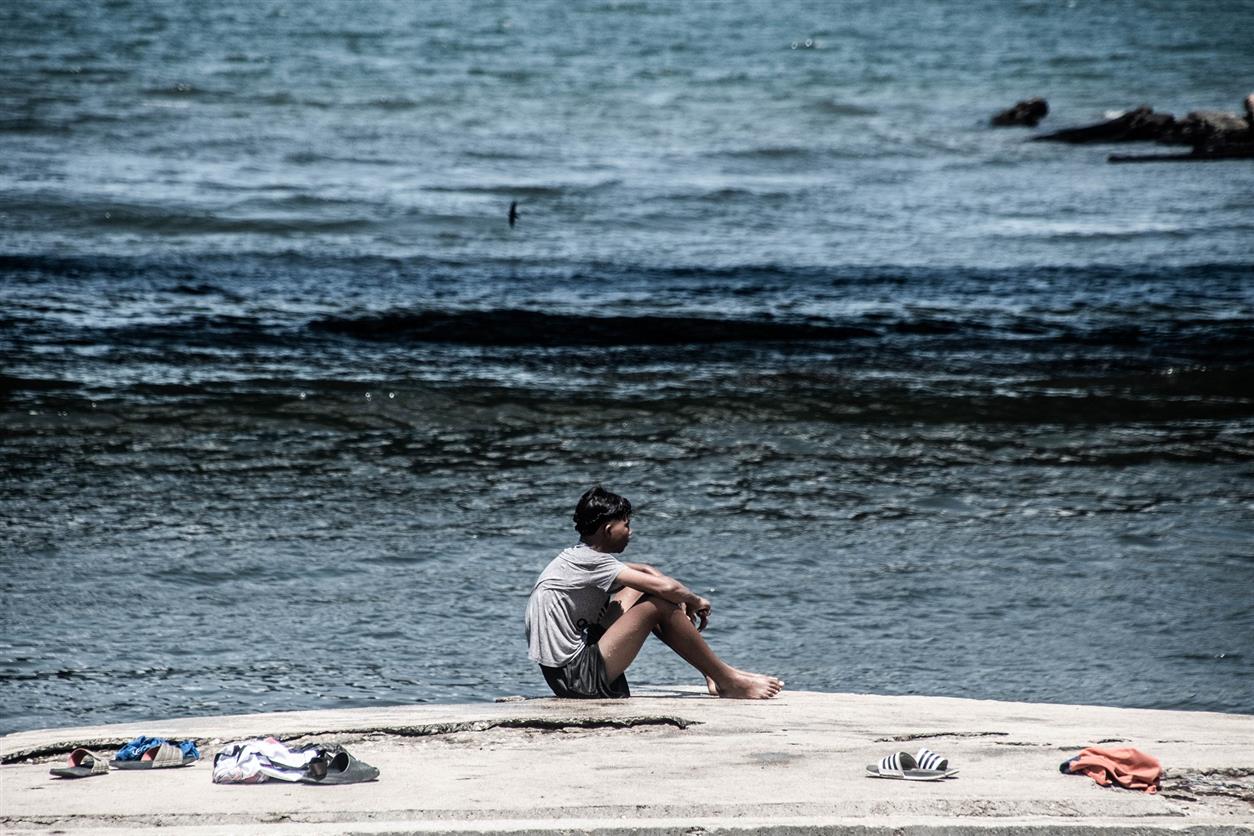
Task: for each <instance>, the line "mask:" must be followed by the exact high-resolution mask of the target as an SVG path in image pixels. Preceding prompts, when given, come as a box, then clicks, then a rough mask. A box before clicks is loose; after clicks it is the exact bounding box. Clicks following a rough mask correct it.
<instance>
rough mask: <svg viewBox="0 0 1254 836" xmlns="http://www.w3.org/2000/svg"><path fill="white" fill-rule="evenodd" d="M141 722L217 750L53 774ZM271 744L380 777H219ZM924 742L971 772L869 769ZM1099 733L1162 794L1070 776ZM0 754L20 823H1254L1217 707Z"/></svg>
mask: <svg viewBox="0 0 1254 836" xmlns="http://www.w3.org/2000/svg"><path fill="white" fill-rule="evenodd" d="M139 734H148V735H157V736H163V737H171V738H176V739H185V738H193V739H195V740H197V741H198V743H199V744H200V746H201V749H202V751H203V752H204V754H205V758H204V760H202V761H200V762H199V763H197V764H195V765H193V766H190V767H186V768H181V769H166V770H154V771H128V772H120V771H113V772H110V773H109V774H108V775H103V776H98V777H93V778H86V779H80V780H62V779H55V778H52V777H50V776H49V774H48V769H49V767H50V766H55V765H57V764H58V763H60V762H63V761H64V757H65V753H67V752H68V751H69V750H70V749H72V748H74V747H75V746H79V745H85V746H88V747H89V748H94V749H96V750H97V751H99V752H101V753H102V754H112V751H113V750H114V749H116V748H117V746H118V745H120V744H121V743H124V742H126V741H127V740H130V739H131V738H133V737H135V736H136V735H139ZM267 735H274V736H276V737H279V738H281V739H284V740H287V741H294V740H296V741H300V742H307V741H310V740H315V739H316V740H327V741H332V740H333V741H338V742H340V743H342V744H343V745H345V746H346V747H348V748H349V750H350V751H352V752H353V754H354V755H356V756H357V757H358V758H360V759H362V760H364V761H367V762H368V763H371V764H373V765H375V766H377V767H379V769H380V770H381V775H380V778H379V780H378V781H376V782H373V783H368V784H357V785H352V786H341V787H323V786H312V785H303V784H295V785H293V784H283V783H279V782H272V783H266V784H261V785H254V786H219V785H214V784H213V783H211V781H210V773H211V763H212V758H213V755H214V754H215V753H216V752H217V751H218V750H219V749H220V748H221V747H222V746H223V744H226V743H228V742H231V741H234V740H239V739H243V738H250V737H261V736H267ZM922 745H926V746H927V747H928V748H930V749H932V750H933V751H936V752H939V753H941V754H942V755H945V756H947V757H949V759H950V760H951V762H952V765H953V766H955V767H957V768H959V769H960V770H961V771H960V772H959V773H958V775H957V776H956V777H954V778H951V779H948V780H945V781H943V782H936V783H925V782H907V781H895V780H884V779H876V778H870V777H867V775H866V772H865V767H866V765H867V764H870V763H873V762H876V761H878V760H879V758H880V757H882V756H883V755H885V754H888V753H890V752H894V751H907V752H911V753H913V752H914V751H916V750H917V749H918V748H919V747H920V746H922ZM1094 745H1104V746H1133V747H1136V748H1138V749H1141V750H1143V751H1145V752H1148V753H1150V754H1152V755H1154V756H1156V757H1157V758H1159V760H1161V761H1162V763H1163V765H1164V767H1165V768H1166V770H1167V776H1166V778H1165V779H1164V781H1163V786H1162V791H1161V792H1160V793H1158V794H1156V795H1150V794H1146V793H1142V792H1134V791H1129V790H1122V789H1104V788H1102V787H1099V786H1098V785H1097V784H1095V783H1094V782H1093V781H1092V780H1090V779H1088V778H1085V777H1080V776H1071V775H1062V774H1060V773H1059V771H1058V765H1059V763H1061V762H1062V761H1063V760H1065V759H1066V758H1068V757H1070V756H1071V755H1074V754H1076V753H1077V752H1079V751H1080V750H1081V749H1083V748H1085V747H1086V746H1094ZM0 760H2V761H3V765H0V808H2V809H0V828H2V829H3V830H4V831H5V832H6V833H7V832H12V833H25V832H32V833H72V834H80V835H82V836H86V834H110V836H116V835H117V834H121V833H124V832H125V833H130V832H144V831H149V830H153V829H155V828H160V829H161V833H163V834H175V836H193V835H194V836H217V834H254V833H264V834H275V835H276V836H279V835H280V834H328V836H329V834H349V833H351V834H409V833H423V834H425V833H438V832H449V833H509V834H527V833H546V834H547V833H556V832H560V833H585V832H588V833H591V832H597V833H616V834H655V833H656V834H662V833H666V834H670V833H674V834H699V833H733V832H735V833H743V832H755V833H756V832H766V833H772V834H787V833H858V834H879V833H884V834H888V833H894V834H903V833H906V834H933V833H934V834H965V833H973V834H982V836H991V834H1000V833H1008V834H1009V833H1013V834H1027V833H1031V834H1044V833H1067V834H1079V833H1118V834H1124V835H1125V836H1126V835H1127V834H1155V833H1171V834H1179V833H1197V834H1226V833H1243V834H1250V833H1254V717H1251V716H1248V715H1228V714H1212V713H1203V712H1178V711H1147V710H1134V709H1119V708H1105V707H1095V706H1076V705H1040V704H1028V703H1007V702H989V701H977V700H960V699H949V698H941V697H881V696H867V695H855V694H818V693H808V692H795V691H792V692H785V693H784V694H783V695H782V696H781V697H780V698H778V699H776V700H771V701H766V702H738V701H728V700H719V699H715V698H712V697H709V696H706V695H705V694H704V693H703V692H701V691H698V690H697V689H690V688H674V689H654V690H651V691H646V692H644V693H642V694H640V695H637V696H635V697H633V698H632V699H630V700H623V701H588V702H584V701H567V700H555V699H542V700H526V701H513V702H499V703H483V704H470V705H417V706H403V707H394V708H382V709H354V710H338V711H302V712H291V713H280V714H253V715H242V716H232V717H197V718H187V719H178V720H160V721H152V722H144V723H128V724H124V725H112V726H98V727H90V728H66V729H46V730H38V731H27V732H19V733H15V734H11V735H8V736H6V737H4V738H2V739H0Z"/></svg>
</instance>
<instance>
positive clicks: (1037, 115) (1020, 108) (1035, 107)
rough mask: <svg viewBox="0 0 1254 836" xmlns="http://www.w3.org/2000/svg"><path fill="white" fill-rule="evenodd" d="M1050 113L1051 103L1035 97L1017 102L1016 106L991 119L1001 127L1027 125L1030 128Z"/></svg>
mask: <svg viewBox="0 0 1254 836" xmlns="http://www.w3.org/2000/svg"><path fill="white" fill-rule="evenodd" d="M1048 114H1049V103H1048V102H1046V101H1045V100H1044V99H1042V98H1039V97H1035V98H1031V99H1024V100H1023V101H1021V102H1016V103H1015V106H1014V107H1011V108H1007V109H1006V110H1003V111H1002V112H1001V113H999V114H997V115H996V116H994V117H993V118H992V120H991V121H992V124H993V125H995V126H996V127H999V128H1001V127H1006V126H1008V125H1027V126H1028V127H1029V128H1035V127H1036V125H1037V123H1039V122H1040V121H1041V120H1042V119H1044V118H1045V117H1046V115H1048Z"/></svg>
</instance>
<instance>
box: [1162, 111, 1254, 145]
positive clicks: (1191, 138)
mask: <svg viewBox="0 0 1254 836" xmlns="http://www.w3.org/2000/svg"><path fill="white" fill-rule="evenodd" d="M1249 132H1250V123H1249V122H1247V121H1246V120H1245V119H1242V118H1241V117H1240V116H1238V115H1236V114H1235V113H1225V112H1223V111H1218V110H1195V111H1193V112H1192V113H1190V114H1189V115H1188V116H1186V117H1184V118H1183V119H1179V120H1177V121H1176V124H1175V127H1174V128H1173V129H1172V131H1171V136H1170V137H1169V138H1164V139H1163V141H1164V142H1173V143H1179V144H1181V145H1193V146H1200V145H1215V144H1226V143H1229V142H1239V141H1244V140H1245V139H1246V138H1247V137H1248V136H1249Z"/></svg>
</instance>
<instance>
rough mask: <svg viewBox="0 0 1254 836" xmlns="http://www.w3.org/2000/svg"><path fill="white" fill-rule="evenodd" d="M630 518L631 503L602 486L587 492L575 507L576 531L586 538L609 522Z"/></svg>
mask: <svg viewBox="0 0 1254 836" xmlns="http://www.w3.org/2000/svg"><path fill="white" fill-rule="evenodd" d="M630 518H631V503H630V502H628V501H627V500H626V499H625V498H623V497H621V496H619V495H618V494H616V493H610V492H609V491H607V490H606V489H605V488H603V487H601V486H600V485H597V486H596V487H595V488H589V489H588V490H587V491H585V492H584V495H583V496H581V497H579V504H578V505H576V506H575V530H576V531H578V532H579V533H580V534H581V535H583V536H585V537H586V536H588V535H589V534H592V533H593V532H595V531H596V530H597V529H598V528H600V527H601V526H603V525H605V524H606V523H607V522H612V521H613V520H626V519H630Z"/></svg>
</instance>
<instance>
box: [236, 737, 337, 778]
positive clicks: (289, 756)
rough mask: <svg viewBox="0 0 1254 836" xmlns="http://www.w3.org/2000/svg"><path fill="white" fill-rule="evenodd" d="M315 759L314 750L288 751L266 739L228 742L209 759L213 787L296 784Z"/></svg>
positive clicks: (316, 753) (268, 738) (277, 743)
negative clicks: (270, 782) (273, 783)
mask: <svg viewBox="0 0 1254 836" xmlns="http://www.w3.org/2000/svg"><path fill="white" fill-rule="evenodd" d="M317 756H318V750H317V748H315V747H310V748H308V749H289V748H288V747H287V746H285V745H284V744H282V743H280V742H279V741H277V740H275V739H274V738H273V737H267V738H266V739H265V740H240V741H236V742H235V743H229V744H227V745H226V747H224V748H223V749H222V751H221V752H218V754H217V755H215V756H214V758H213V782H214V783H215V784H260V783H262V782H264V781H269V780H277V781H299V780H300V779H301V778H304V777H305V776H306V775H307V774H308V772H307V767H308V766H309V762H310V761H311V760H313V759H314V758H316V757H317Z"/></svg>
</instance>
